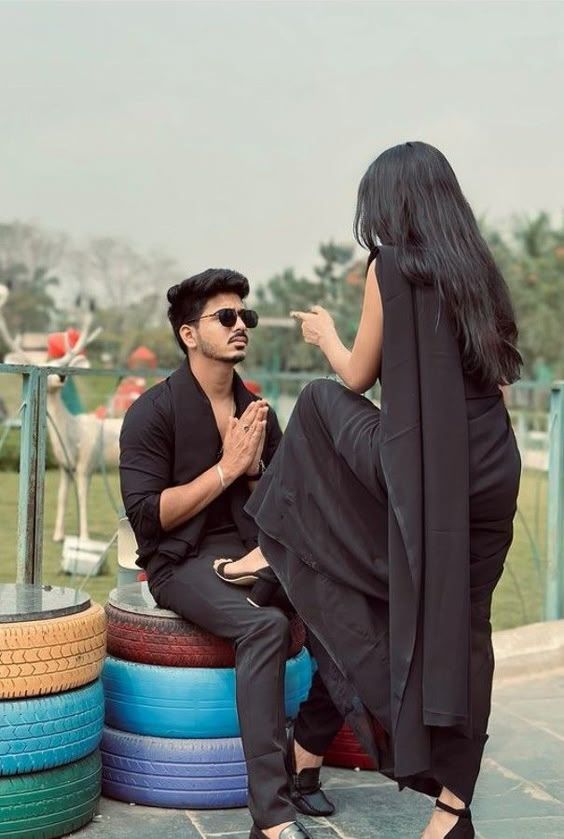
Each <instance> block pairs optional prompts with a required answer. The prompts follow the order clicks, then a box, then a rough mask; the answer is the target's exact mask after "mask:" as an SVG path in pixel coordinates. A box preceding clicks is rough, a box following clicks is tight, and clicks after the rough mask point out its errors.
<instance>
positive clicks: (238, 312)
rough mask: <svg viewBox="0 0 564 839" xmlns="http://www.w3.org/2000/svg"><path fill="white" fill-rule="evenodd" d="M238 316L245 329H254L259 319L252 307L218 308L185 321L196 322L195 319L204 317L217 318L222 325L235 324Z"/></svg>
mask: <svg viewBox="0 0 564 839" xmlns="http://www.w3.org/2000/svg"><path fill="white" fill-rule="evenodd" d="M238 317H239V318H241V320H242V321H243V323H244V324H245V326H246V327H247V329H254V328H255V326H256V325H257V324H258V320H259V316H258V314H257V312H255V311H253V309H218V310H217V312H212V314H211V315H201V317H199V318H194V320H188V321H186V323H196V321H198V320H203V319H204V318H217V319H218V321H219V322H220V324H221V325H222V326H235V324H236V323H237V318H238Z"/></svg>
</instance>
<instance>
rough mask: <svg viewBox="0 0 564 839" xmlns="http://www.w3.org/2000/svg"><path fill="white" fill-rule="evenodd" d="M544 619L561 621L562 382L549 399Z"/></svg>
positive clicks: (563, 612) (563, 552)
mask: <svg viewBox="0 0 564 839" xmlns="http://www.w3.org/2000/svg"><path fill="white" fill-rule="evenodd" d="M548 430H549V450H548V533H547V536H548V539H547V568H546V594H545V609H544V613H545V619H546V620H557V619H559V618H564V382H554V384H553V386H552V391H551V395H550V419H549V429H548Z"/></svg>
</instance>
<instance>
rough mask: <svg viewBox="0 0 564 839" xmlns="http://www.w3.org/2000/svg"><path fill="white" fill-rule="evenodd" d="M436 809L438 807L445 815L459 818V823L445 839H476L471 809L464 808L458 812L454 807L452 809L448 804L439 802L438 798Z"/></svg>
mask: <svg viewBox="0 0 564 839" xmlns="http://www.w3.org/2000/svg"><path fill="white" fill-rule="evenodd" d="M435 807H438V808H439V810H444V811H445V813H450V814H451V815H453V816H458V821H457V822H456V824H455V825H454V827H453V828H452V830H449V832H448V833H446V834H445V839H474V836H475V835H476V834H475V832H474V825H473V824H472V813H471V812H470V808H469V807H463V808H462V809H460V810H456V809H455V808H454V807H450V806H449V805H448V804H444V803H443V802H442V801H439V799H438V798H437V800H436V801H435Z"/></svg>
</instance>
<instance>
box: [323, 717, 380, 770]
mask: <svg viewBox="0 0 564 839" xmlns="http://www.w3.org/2000/svg"><path fill="white" fill-rule="evenodd" d="M323 763H324V764H325V766H340V767H342V768H345V769H376V766H375V765H374V761H373V760H372V758H371V757H369V755H367V754H366V752H365V751H364V750H363V749H362V746H361V745H360V744H359V742H358V740H357V739H356V737H355V736H354V734H353V732H352V730H351V729H350V728H349V726H348V725H344V726H343V727H342V728H341V730H340V731H339V733H338V734H337V736H336V737H335V739H334V740H333V742H332V743H331V745H330V746H329V749H328V751H327V752H326V754H325V759H324V761H323Z"/></svg>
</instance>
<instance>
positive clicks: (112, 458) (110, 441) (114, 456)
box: [0, 285, 122, 542]
mask: <svg viewBox="0 0 564 839" xmlns="http://www.w3.org/2000/svg"><path fill="white" fill-rule="evenodd" d="M8 295H9V291H8V289H7V288H6V286H3V285H0V335H1V336H2V338H3V339H4V342H5V343H6V344H7V346H8V347H10V349H11V350H12V352H10V353H9V354H8V355H7V356H6V358H5V359H4V360H5V361H6V363H12V364H33V363H34V362H33V361H31V360H30V357H29V356H28V355H27V354H26V352H25V350H23V349H22V347H21V344H20V342H19V340H17V339H14V338H12V336H11V335H10V332H9V329H8V327H7V324H6V321H5V318H4V315H3V312H2V309H3V307H4V305H5V303H6V301H7V299H8ZM92 319H93V315H92V313H91V312H84V313H83V322H82V326H81V329H80V333H79V337H78V340H77V342H76V343H75V345H74V346H73V347H70V346H68V349H67V352H66V353H65V355H64V356H63V357H62V358H57V359H55V360H49V361H47V360H46V361H45V362H44V364H43V365H42V366H49V367H79V366H81V367H86V366H88V361H87V360H86V358H85V356H84V355H83V354H82V351H83V350H84V348H85V347H86V346H87V344H90V343H91V342H92V341H93V340H94V339H95V338H96V337H97V336H98V335H99V333H100V331H101V330H100V328H98V329H95V330H93V331H92V332H91V331H90V329H91V326H92ZM63 385H64V376H63V375H59V374H58V373H52V374H50V375H49V376H48V377H47V412H48V423H47V428H48V432H49V438H50V441H51V446H52V448H53V454H54V456H55V459H56V460H57V463H58V464H59V476H60V477H59V492H58V495H57V514H56V518H55V529H54V531H53V540H54V541H55V542H62V541H63V539H64V536H65V525H64V522H65V509H66V504H67V497H68V490H69V484H70V481H71V479H72V477H73V476H74V478H75V480H76V488H77V495H78V507H79V539H80V540H87V539H88V538H89V536H88V490H89V488H90V479H91V476H92V473H93V472H96V471H98V470H99V469H101V468H102V467H113V466H117V464H118V461H119V434H120V430H121V424H122V420H121V419H120V418H117V419H116V418H107V419H101V418H99V417H97V416H95V415H94V414H71V412H70V411H69V410H68V409H67V408H66V407H65V404H64V402H63V399H62V397H61V390H62V388H63Z"/></svg>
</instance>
